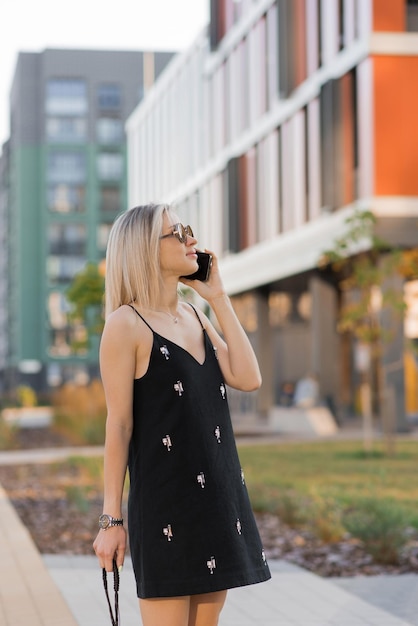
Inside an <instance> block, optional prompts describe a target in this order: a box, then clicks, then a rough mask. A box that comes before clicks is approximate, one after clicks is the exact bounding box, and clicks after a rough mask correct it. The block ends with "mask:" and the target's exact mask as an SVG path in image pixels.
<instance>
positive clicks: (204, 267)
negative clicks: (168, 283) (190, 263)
mask: <svg viewBox="0 0 418 626" xmlns="http://www.w3.org/2000/svg"><path fill="white" fill-rule="evenodd" d="M196 252H197V264H198V266H199V269H198V270H197V271H196V272H194V273H193V274H190V275H189V276H182V278H187V279H188V280H201V281H202V282H203V283H205V282H206V281H207V280H208V278H209V274H210V268H211V267H212V255H211V254H209V253H208V252H201V251H200V250H197V251H196Z"/></svg>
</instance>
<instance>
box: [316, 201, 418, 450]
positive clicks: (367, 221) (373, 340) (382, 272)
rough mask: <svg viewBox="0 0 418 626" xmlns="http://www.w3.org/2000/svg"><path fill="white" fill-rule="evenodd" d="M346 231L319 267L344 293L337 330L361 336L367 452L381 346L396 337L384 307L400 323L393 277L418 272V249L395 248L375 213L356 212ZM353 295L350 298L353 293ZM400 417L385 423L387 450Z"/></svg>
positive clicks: (379, 387) (400, 301)
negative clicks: (379, 232)
mask: <svg viewBox="0 0 418 626" xmlns="http://www.w3.org/2000/svg"><path fill="white" fill-rule="evenodd" d="M346 225H347V230H346V232H345V234H344V235H343V236H342V237H340V238H339V239H336V241H335V242H334V246H333V248H332V249H330V250H326V251H325V252H324V253H323V255H322V257H321V259H320V261H319V266H320V267H321V268H323V269H326V268H331V269H332V271H333V273H334V276H335V277H336V279H337V283H338V286H339V288H340V290H341V292H342V304H341V308H340V314H339V319H338V330H339V332H341V333H345V332H349V333H351V334H352V335H353V336H354V337H355V338H356V339H357V354H358V355H359V356H360V359H359V362H360V363H359V369H360V371H361V375H362V382H361V387H360V395H361V405H362V415H363V437H364V439H363V441H364V448H365V451H366V452H370V451H371V448H372V423H373V412H374V410H373V401H372V398H373V394H372V391H373V388H374V391H375V394H374V397H376V398H377V399H378V401H377V411H378V412H379V413H380V412H381V411H380V409H381V406H382V394H383V391H384V386H385V385H384V380H383V376H382V368H381V363H380V360H381V355H382V345H383V344H384V343H385V342H387V341H390V340H391V337H392V332H391V330H389V328H390V325H389V324H386V325H385V327H383V326H382V324H381V319H380V316H381V312H382V311H385V312H386V314H388V315H390V316H391V318H392V320H393V321H394V322H395V323H399V322H400V320H401V319H402V318H403V315H404V312H405V307H406V305H405V302H404V298H403V292H402V291H401V290H399V289H398V290H397V289H393V288H392V287H391V286H390V281H389V280H388V278H389V277H390V276H393V275H396V274H398V275H399V276H402V277H403V278H406V279H411V278H414V277H416V276H418V249H414V250H402V249H394V248H393V247H391V246H390V245H389V244H388V243H387V242H385V241H383V240H382V239H380V238H379V237H377V236H376V234H375V226H376V217H375V216H374V214H373V213H372V212H370V211H360V210H357V211H355V212H354V213H353V214H352V215H351V216H350V217H349V218H347V220H346ZM349 296H350V297H349ZM394 419H395V415H392V416H391V420H392V421H391V423H385V424H383V426H384V430H385V433H386V438H387V444H388V451H389V452H393V449H394V430H395V429H394V423H393V420H394Z"/></svg>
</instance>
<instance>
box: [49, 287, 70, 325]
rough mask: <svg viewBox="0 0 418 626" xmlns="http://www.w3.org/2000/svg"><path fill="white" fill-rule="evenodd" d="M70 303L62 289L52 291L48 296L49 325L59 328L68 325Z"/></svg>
mask: <svg viewBox="0 0 418 626" xmlns="http://www.w3.org/2000/svg"><path fill="white" fill-rule="evenodd" d="M69 310H70V306H69V303H68V301H67V299H66V298H65V296H64V294H62V293H61V292H60V291H52V292H51V293H50V294H49V298H48V314H49V325H50V326H51V328H55V329H57V330H60V329H63V328H65V327H66V326H67V314H68V312H69Z"/></svg>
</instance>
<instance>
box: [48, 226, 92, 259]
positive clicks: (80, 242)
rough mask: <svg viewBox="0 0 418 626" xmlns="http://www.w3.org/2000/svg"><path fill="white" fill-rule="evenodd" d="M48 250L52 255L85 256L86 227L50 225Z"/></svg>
mask: <svg viewBox="0 0 418 626" xmlns="http://www.w3.org/2000/svg"><path fill="white" fill-rule="evenodd" d="M48 249H49V254H52V255H55V254H56V255H61V256H65V255H73V256H81V255H85V252H86V227H85V226H84V224H50V225H49V229H48Z"/></svg>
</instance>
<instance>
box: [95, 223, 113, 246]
mask: <svg viewBox="0 0 418 626" xmlns="http://www.w3.org/2000/svg"><path fill="white" fill-rule="evenodd" d="M111 228H112V224H99V226H98V227H97V247H98V249H99V250H105V249H106V246H107V242H108V239H109V233H110V229H111Z"/></svg>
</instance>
